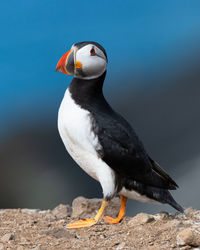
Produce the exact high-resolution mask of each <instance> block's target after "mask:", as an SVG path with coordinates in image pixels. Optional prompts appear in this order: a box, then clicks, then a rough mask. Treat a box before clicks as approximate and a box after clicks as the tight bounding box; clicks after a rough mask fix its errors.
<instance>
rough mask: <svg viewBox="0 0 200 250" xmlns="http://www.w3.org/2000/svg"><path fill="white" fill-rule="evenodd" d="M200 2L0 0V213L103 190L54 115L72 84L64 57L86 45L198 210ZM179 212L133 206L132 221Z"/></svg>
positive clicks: (114, 96) (108, 90)
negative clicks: (59, 67) (73, 152)
mask: <svg viewBox="0 0 200 250" xmlns="http://www.w3.org/2000/svg"><path fill="white" fill-rule="evenodd" d="M199 11H200V1H198V0H196V1H195V0H193V1H184V0H176V1H173V0H169V1H159V0H155V1H148V0H146V1H132V0H126V1H122V0H121V1H120V0H116V1H106V0H101V1H88V0H86V1H80V0H76V1H64V0H60V1H55V0H54V1H49V0H48V1H47V0H43V1H39V0H34V1H33V0H30V1H25V0H19V1H12V2H8V1H3V2H2V3H1V8H0V25H1V29H0V37H1V39H0V55H1V56H0V208H16V207H17V208H18V207H27V208H41V209H47V208H53V207H55V206H56V205H58V204H60V203H71V202H72V200H73V199H74V198H75V197H77V196H80V195H81V196H85V197H88V198H93V197H102V192H101V187H100V185H99V184H98V183H97V182H96V181H95V180H93V179H92V178H91V177H89V176H87V174H85V173H84V172H83V171H82V170H81V169H80V168H79V167H78V166H77V165H76V163H75V162H74V161H73V160H72V159H71V158H70V156H69V155H68V153H67V152H66V150H65V148H64V145H63V144H62V141H61V139H60V137H59V134H58V130H57V113H58V108H59V105H60V103H61V100H62V98H63V95H64V92H65V89H66V88H67V87H68V86H69V84H70V81H71V79H72V78H71V77H69V76H68V77H67V76H66V75H64V74H60V73H56V72H55V67H56V64H57V62H58V60H59V59H60V57H61V56H62V55H63V54H64V53H65V52H66V51H67V50H69V49H70V48H71V45H72V44H74V43H76V42H79V41H84V40H93V41H97V42H99V43H100V44H102V45H103V46H104V47H105V49H106V50H107V54H108V60H109V64H108V71H107V77H106V81H105V85H104V94H105V96H106V98H107V100H108V101H109V102H110V104H111V105H112V107H113V108H114V109H115V110H117V111H118V112H120V113H121V114H122V115H123V116H124V117H125V118H126V119H127V120H128V121H129V122H130V123H131V125H132V126H133V127H134V129H135V130H136V132H137V133H138V135H139V136H140V138H141V139H142V141H143V143H144V145H145V147H146V149H147V151H148V152H149V154H150V156H151V157H152V158H153V159H155V160H156V161H157V162H159V163H160V165H161V166H162V167H163V168H164V169H165V170H166V171H167V172H168V173H169V174H170V175H171V176H172V177H173V178H174V179H175V180H176V181H177V183H178V184H179V186H180V189H179V190H177V191H175V192H173V195H174V197H175V198H176V200H177V201H178V202H179V203H180V204H181V205H183V206H184V207H189V206H192V207H194V208H199V209H200V199H199V193H198V192H199V188H200V181H199V179H200V110H199V109H200V14H199V13H200V12H199ZM163 210H165V211H168V212H174V210H173V209H171V208H170V207H169V206H167V205H160V206H158V205H152V204H143V203H139V202H137V201H132V200H129V202H128V214H129V215H134V214H135V213H137V212H139V211H141V212H149V213H155V212H158V211H163Z"/></svg>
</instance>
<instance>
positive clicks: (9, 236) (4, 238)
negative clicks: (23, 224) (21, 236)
mask: <svg viewBox="0 0 200 250" xmlns="http://www.w3.org/2000/svg"><path fill="white" fill-rule="evenodd" d="M13 239H14V234H11V233H8V234H4V236H2V237H1V242H3V243H6V242H8V241H9V240H13Z"/></svg>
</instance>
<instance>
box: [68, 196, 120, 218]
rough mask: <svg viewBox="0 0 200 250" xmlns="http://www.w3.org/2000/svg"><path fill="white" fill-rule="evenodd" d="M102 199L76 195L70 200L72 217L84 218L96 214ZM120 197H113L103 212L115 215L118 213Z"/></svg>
mask: <svg viewBox="0 0 200 250" xmlns="http://www.w3.org/2000/svg"><path fill="white" fill-rule="evenodd" d="M101 202H102V199H86V198H84V197H78V198H76V199H75V200H73V202H72V215H71V216H72V217H73V218H86V217H90V218H92V217H93V216H95V215H96V213H97V211H98V210H99V208H100V206H101ZM120 204H121V202H120V199H119V198H117V197H116V198H114V199H112V200H111V202H110V204H109V205H108V207H107V208H106V210H105V214H106V215H108V216H112V217H115V216H117V214H118V213H119V209H120Z"/></svg>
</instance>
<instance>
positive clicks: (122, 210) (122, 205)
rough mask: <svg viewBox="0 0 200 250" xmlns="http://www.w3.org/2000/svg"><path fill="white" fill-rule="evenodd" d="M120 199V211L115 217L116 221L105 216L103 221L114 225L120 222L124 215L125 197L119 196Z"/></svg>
mask: <svg viewBox="0 0 200 250" xmlns="http://www.w3.org/2000/svg"><path fill="white" fill-rule="evenodd" d="M120 199H121V207H120V211H119V214H118V216H117V218H116V219H114V218H112V217H109V216H105V217H104V220H105V221H106V222H108V223H110V224H116V223H118V222H120V221H121V220H122V219H123V218H124V216H125V214H126V201H127V197H125V196H123V195H121V196H120Z"/></svg>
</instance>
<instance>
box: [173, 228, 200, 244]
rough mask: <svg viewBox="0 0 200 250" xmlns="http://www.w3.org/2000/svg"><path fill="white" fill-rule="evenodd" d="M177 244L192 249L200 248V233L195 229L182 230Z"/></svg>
mask: <svg viewBox="0 0 200 250" xmlns="http://www.w3.org/2000/svg"><path fill="white" fill-rule="evenodd" d="M177 244H178V245H179V246H185V245H189V246H192V247H199V246H200V232H197V231H195V229H191V228H186V229H183V230H181V231H180V232H179V233H178V235H177Z"/></svg>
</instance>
